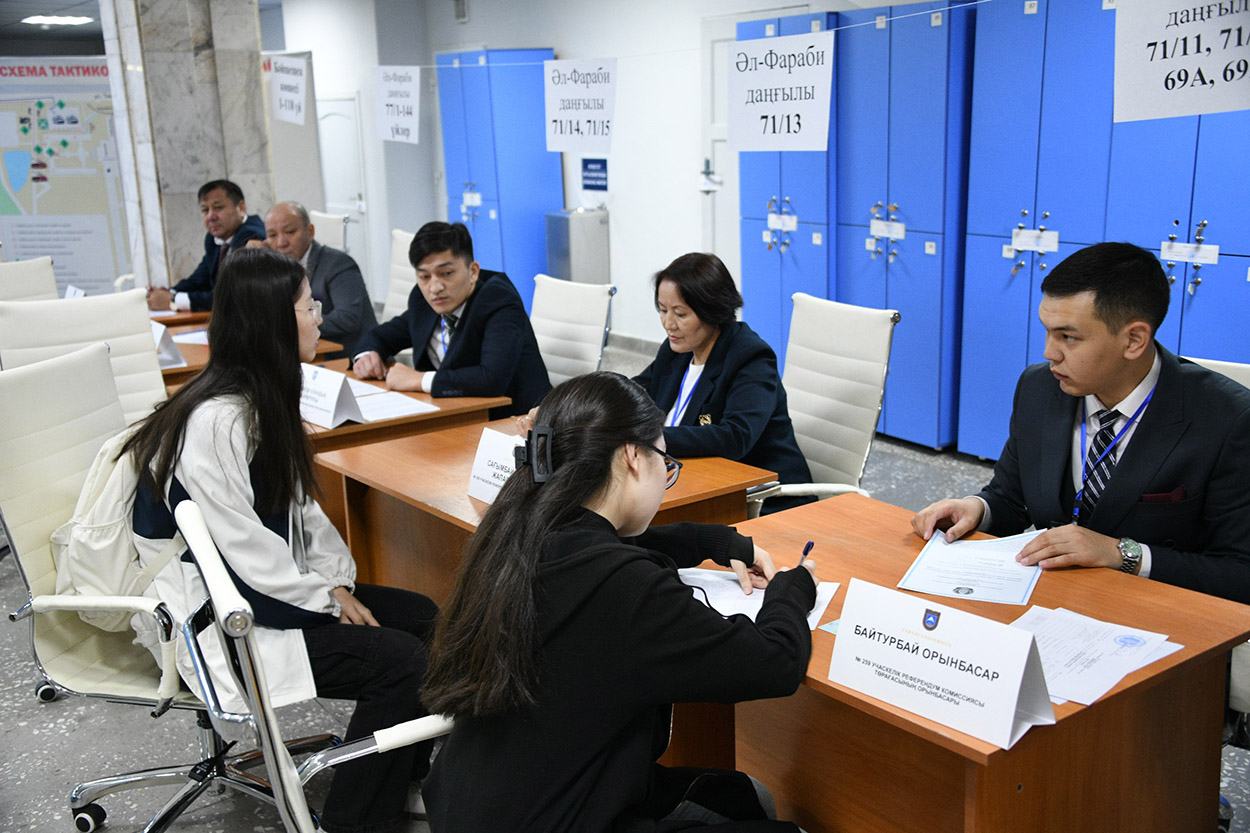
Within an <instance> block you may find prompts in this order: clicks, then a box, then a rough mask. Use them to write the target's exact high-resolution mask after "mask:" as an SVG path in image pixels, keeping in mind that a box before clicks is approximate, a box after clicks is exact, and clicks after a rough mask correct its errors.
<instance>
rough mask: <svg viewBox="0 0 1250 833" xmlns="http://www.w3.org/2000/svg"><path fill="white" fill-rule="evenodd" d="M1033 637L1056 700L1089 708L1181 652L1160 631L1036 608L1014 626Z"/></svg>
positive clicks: (1048, 687) (1068, 612)
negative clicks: (1125, 682)
mask: <svg viewBox="0 0 1250 833" xmlns="http://www.w3.org/2000/svg"><path fill="white" fill-rule="evenodd" d="M1011 624H1012V625H1013V626H1014V627H1017V628H1022V629H1024V630H1027V631H1029V632H1031V633H1032V634H1033V637H1034V639H1036V640H1037V650H1038V652H1039V653H1040V654H1041V657H1042V671H1043V673H1044V674H1045V675H1046V688H1047V690H1048V691H1049V692H1050V695H1051V697H1052V698H1062V699H1064V700H1074V701H1076V702H1077V703H1081V704H1083V705H1086V706H1088V705H1089V704H1090V703H1093V702H1094V701H1095V700H1097V699H1098V698H1099V697H1102V696H1103V695H1104V694H1106V693H1107V692H1108V691H1110V690H1111V689H1112V688H1114V687H1115V686H1116V684H1117V683H1119V682H1120V680H1122V679H1124V677H1125V676H1127V675H1128V674H1131V673H1132V672H1134V671H1136V670H1137V669H1138V668H1141V667H1143V666H1145V665H1148V664H1150V663H1152V662H1154V661H1155V660H1157V659H1162V658H1163V657H1165V656H1167V655H1168V654H1171V653H1172V652H1173V651H1178V650H1180V649H1181V647H1183V646H1181V645H1177V644H1176V643H1174V642H1168V641H1167V636H1166V635H1165V634H1161V633H1152V632H1150V631H1143V630H1139V629H1138V628H1130V627H1128V626H1126V625H1117V624H1114V623H1112V622H1104V621H1102V620H1100V619H1094V618H1091V617H1089V616H1083V615H1082V614H1079V613H1073V612H1072V611H1070V610H1065V609H1064V608H1057V609H1055V610H1050V609H1049V608H1044V607H1039V606H1037V605H1034V606H1033V607H1031V608H1029V609H1028V610H1027V611H1025V612H1024V615H1023V616H1021V617H1020V618H1019V619H1017V620H1016V621H1014V622H1012V623H1011Z"/></svg>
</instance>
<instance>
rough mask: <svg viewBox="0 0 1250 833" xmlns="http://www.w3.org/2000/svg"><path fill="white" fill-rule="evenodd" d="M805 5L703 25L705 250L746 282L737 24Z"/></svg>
mask: <svg viewBox="0 0 1250 833" xmlns="http://www.w3.org/2000/svg"><path fill="white" fill-rule="evenodd" d="M807 10H808V5H807V4H806V3H802V4H795V5H791V6H781V7H777V8H765V9H760V10H759V11H755V12H744V13H741V14H732V15H719V16H716V17H705V18H703V23H702V27H701V42H702V53H701V55H700V63H701V67H702V68H701V72H702V75H703V86H702V99H703V107H702V110H703V131H702V132H703V141H702V145H701V147H702V148H703V157H704V168H703V172H704V189H703V251H705V252H712V253H714V254H716V255H717V256H718V257H719V258H720V259H721V260H723V261H724V262H725V266H726V267H727V268H728V269H729V274H731V275H733V276H734V280H735V281H737V282H738V285H739V286H741V285H742V276H741V274H740V271H741V266H742V258H741V250H740V249H739V241H738V237H739V233H738V229H739V225H738V154H737V152H736V151H733V150H730V149H729V125H728V122H729V115H728V114H729V89H728V88H729V60H730V56H731V54H732V49H733V44H734V41H735V40H737V29H738V23H739V22H740V21H744V20H758V19H759V18H761V17H785V16H788V15H794V14H805V13H806V12H807Z"/></svg>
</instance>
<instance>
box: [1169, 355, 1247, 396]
mask: <svg viewBox="0 0 1250 833" xmlns="http://www.w3.org/2000/svg"><path fill="white" fill-rule="evenodd" d="M1185 358H1187V359H1189V360H1190V361H1191V362H1194V363H1196V364H1200V365H1202V366H1203V367H1206V368H1209V369H1210V370H1214V371H1215V372H1216V373H1219V374H1222V375H1224V376H1227V377H1228V378H1230V379H1232V380H1233V381H1234V382H1236V383H1238V384H1239V385H1241V386H1242V387H1244V388H1250V364H1241V363H1239V362H1225V361H1220V360H1219V359H1199V358H1195V357H1194V356H1186V357H1185Z"/></svg>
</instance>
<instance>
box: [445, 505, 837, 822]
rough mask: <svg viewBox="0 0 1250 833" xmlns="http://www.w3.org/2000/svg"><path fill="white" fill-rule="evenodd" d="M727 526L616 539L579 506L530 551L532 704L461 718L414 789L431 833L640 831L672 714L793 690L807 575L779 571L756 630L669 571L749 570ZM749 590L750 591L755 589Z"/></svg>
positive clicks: (812, 593)
mask: <svg viewBox="0 0 1250 833" xmlns="http://www.w3.org/2000/svg"><path fill="white" fill-rule="evenodd" d="M752 553H753V548H752V545H751V539H749V538H744V537H743V536H740V535H738V534H737V533H736V532H734V531H733V530H732V529H730V528H729V527H725V526H711V525H703V524H673V525H670V526H664V527H655V528H653V529H650V530H648V531H647V532H646V533H644V534H643V535H641V536H639V537H638V538H634V539H629V540H622V539H621V538H619V537H617V535H616V532H615V530H614V529H613V528H612V526H611V524H609V523H608V522H607V521H606V520H605V519H604V518H602V517H600V516H599V515H596V514H594V513H592V512H589V511H583V512H582V513H581V514H580V515H579V517H578V518H577V519H576V520H575V521H574V522H573V523H571V524H569V525H568V526H567V527H565V528H563V529H561V530H560V531H558V532H556V533H554V534H553V535H552V536H551V537H550V538H549V539H548V540H547V542H546V544H545V546H544V548H543V555H542V560H541V562H540V565H539V573H538V580H537V588H536V598H537V603H538V615H539V628H540V638H541V645H542V647H541V648H540V653H539V657H538V662H539V693H538V700H539V704H538V705H537V707H535V708H533V709H530V710H526V711H524V712H520V713H516V714H511V715H507V716H503V717H492V718H486V719H478V720H474V719H468V718H461V719H458V720H457V722H456V727H455V729H454V730H453V731H452V733H451V735H450V737H449V738H448V740H447V743H446V745H445V746H444V747H443V749H442V751H441V752H440V753H439V755H438V757H437V758H436V759H435V763H434V768H433V771H432V772H431V774H430V777H429V779H428V780H427V781H426V785H425V789H424V795H425V800H426V806H427V807H428V810H429V820H430V828H431V830H432V831H434V833H470V832H472V833H479V832H480V833H486V831H492V832H493V831H501V830H507V831H510V833H523V831H535V832H536V833H537V831H542V833H556V831H587V832H588V833H589V832H591V831H593V833H605V831H645V830H653V829H654V824H653V822H651V821H650V820H649V819H648V818H646V817H645V816H644V815H643V814H641V812H640V811H639V810H636V809H635V810H633V811H632V812H631V808H636V807H637V806H638V805H640V804H642V802H644V801H645V799H646V798H647V795H648V792H649V790H650V788H651V778H652V764H653V762H654V761H655V759H656V758H657V757H658V756H659V755H660V754H661V753H662V752H663V750H664V747H665V745H666V744H667V742H668V731H669V724H670V716H671V712H670V704H671V703H673V702H686V701H693V702H701V701H714V702H725V703H733V702H738V701H741V700H751V699H757V698H765V697H780V696H784V695H787V694H792V693H793V692H794V691H795V689H797V688H798V686H799V684H800V683H801V682H802V680H803V678H804V675H805V673H806V671H807V663H808V659H809V657H810V655H811V632H810V631H809V630H808V627H807V621H806V614H807V611H809V610H810V609H811V607H812V605H813V604H814V603H815V600H816V588H815V583H814V582H813V580H812V578H811V575H810V574H809V573H808V572H807V571H806V570H792V571H789V572H786V573H778V574H777V576H776V578H774V579H773V581H772V583H771V584H770V586H769V588H768V592H767V595H766V597H765V601H764V607H763V610H762V611H761V612H760V614H759V617H758V620H757V622H755V623H753V622H751V621H750V620H749V619H747V618H746V617H744V616H735V617H732V618H729V619H725V618H723V617H722V616H720V615H719V614H718V613H716V612H715V611H712V610H710V609H708V608H707V607H705V606H704V605H703V604H702V603H700V602H698V601H696V600H695V598H694V596H693V594H692V591H691V589H690V588H689V587H687V586H686V585H684V584H682V583H681V582H680V581H679V580H678V578H677V573H676V571H675V569H674V568H675V567H688V566H694V565H696V564H699V563H700V562H702V561H703V560H704V559H707V558H711V559H712V560H714V561H716V562H717V563H718V564H722V565H726V566H727V565H728V563H729V560H730V559H731V558H736V559H739V560H741V561H744V562H745V563H747V564H751V563H752V562H753V556H752ZM756 592H757V593H758V592H761V591H758V590H757V591H756Z"/></svg>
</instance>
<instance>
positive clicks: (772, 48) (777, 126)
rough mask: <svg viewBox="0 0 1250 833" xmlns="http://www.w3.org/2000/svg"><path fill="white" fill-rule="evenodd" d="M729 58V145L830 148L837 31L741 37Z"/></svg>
mask: <svg viewBox="0 0 1250 833" xmlns="http://www.w3.org/2000/svg"><path fill="white" fill-rule="evenodd" d="M726 60H728V61H729V114H728V125H729V147H730V148H732V149H733V150H819V151H825V150H828V148H829V105H830V102H831V101H832V97H833V60H834V58H833V32H831V31H826V32H812V33H811V34H806V35H790V36H787V37H784V38H762V39H760V40H743V41H737V42H735V43H734V44H733V46H732V47H731V48H730V50H729V54H728V55H727V56H726Z"/></svg>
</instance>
